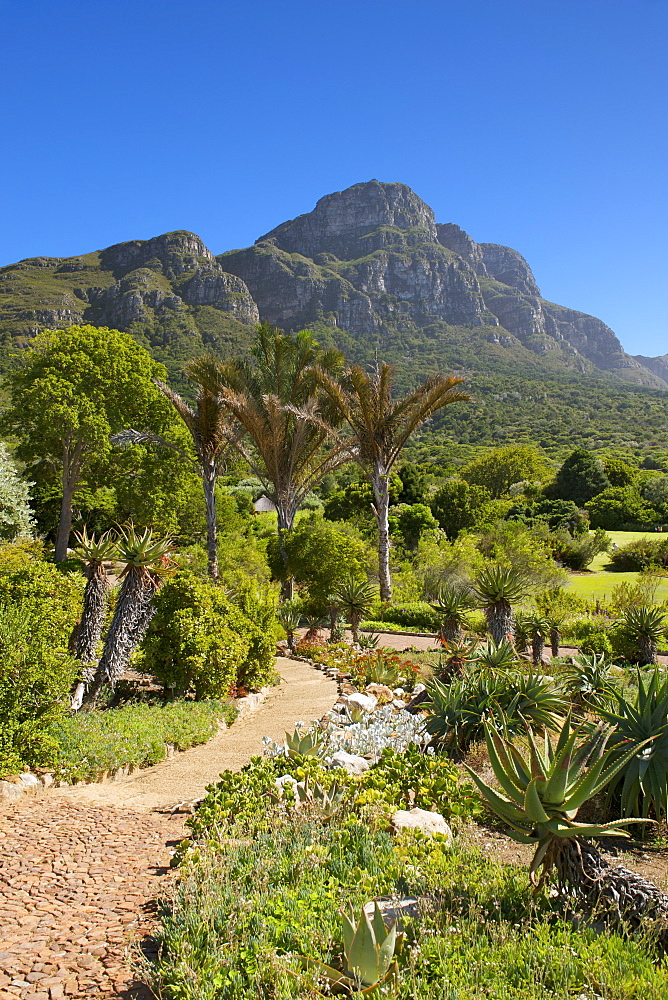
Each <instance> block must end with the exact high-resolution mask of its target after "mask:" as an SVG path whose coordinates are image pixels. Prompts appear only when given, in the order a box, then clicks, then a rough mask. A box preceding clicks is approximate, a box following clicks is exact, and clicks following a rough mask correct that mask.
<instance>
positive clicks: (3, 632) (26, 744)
mask: <svg viewBox="0 0 668 1000" xmlns="http://www.w3.org/2000/svg"><path fill="white" fill-rule="evenodd" d="M77 669H78V665H77V663H76V662H75V660H74V659H73V658H72V657H71V656H70V655H69V654H68V652H67V650H66V648H63V647H62V646H60V647H59V646H58V645H57V643H55V642H54V637H53V633H52V631H51V626H50V622H49V621H48V620H46V619H45V618H43V617H40V616H39V615H38V614H37V613H36V612H35V609H34V608H33V607H32V606H31V605H30V604H29V603H28V602H23V603H19V604H16V605H14V606H12V607H7V606H6V605H5V606H2V607H0V775H3V774H11V773H13V772H16V771H20V770H24V769H25V768H30V767H35V766H39V765H42V764H46V763H48V761H49V760H50V757H51V753H52V750H53V736H52V734H51V732H50V730H49V727H50V726H51V724H52V723H54V722H55V721H56V720H57V719H59V718H60V717H61V716H63V715H64V713H65V710H66V706H67V702H68V694H69V691H70V688H71V686H72V683H73V682H74V679H75V677H76V674H77Z"/></svg>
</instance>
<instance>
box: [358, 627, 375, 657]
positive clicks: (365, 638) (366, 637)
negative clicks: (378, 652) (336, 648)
mask: <svg viewBox="0 0 668 1000" xmlns="http://www.w3.org/2000/svg"><path fill="white" fill-rule="evenodd" d="M379 642H380V636H379V635H378V634H377V633H375V632H368V633H366V634H365V633H361V634H360V635H358V636H357V645H358V646H359V648H360V649H361V650H363V651H364V652H370V651H372V650H374V649H377V648H378V643H379Z"/></svg>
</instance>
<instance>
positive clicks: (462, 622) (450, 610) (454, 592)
mask: <svg viewBox="0 0 668 1000" xmlns="http://www.w3.org/2000/svg"><path fill="white" fill-rule="evenodd" d="M472 607H473V601H472V599H471V594H470V592H469V591H468V590H464V589H462V588H461V587H456V586H453V584H451V583H445V584H441V586H440V587H439V588H438V594H437V597H436V601H435V602H434V603H433V604H432V608H433V609H434V611H437V612H438V613H439V615H440V616H441V625H440V631H439V639H440V641H441V643H443V644H444V643H446V642H457V641H458V640H459V639H461V637H462V632H463V631H465V630H466V629H467V628H468V627H469V625H470V622H469V616H468V612H469V611H470V610H471V608H472Z"/></svg>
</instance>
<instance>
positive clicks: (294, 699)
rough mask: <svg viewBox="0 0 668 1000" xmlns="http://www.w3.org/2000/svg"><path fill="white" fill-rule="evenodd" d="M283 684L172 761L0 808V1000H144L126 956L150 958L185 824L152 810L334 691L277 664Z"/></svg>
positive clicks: (328, 683) (288, 663)
mask: <svg viewBox="0 0 668 1000" xmlns="http://www.w3.org/2000/svg"><path fill="white" fill-rule="evenodd" d="M277 667H278V669H279V670H280V673H281V675H282V678H283V682H282V683H281V685H280V686H279V687H277V688H274V689H272V691H271V693H270V695H269V697H268V698H267V701H266V702H265V704H263V705H262V706H261V707H260V709H259V710H258V712H257V713H255V714H254V715H251V716H249V717H247V718H246V719H244V720H243V721H240V722H238V723H235V725H233V726H231V727H230V729H229V730H227V731H226V732H224V733H221V734H220V735H219V736H216V737H214V739H213V740H211V741H210V742H209V743H207V744H205V745H204V746H202V747H194V748H193V749H192V750H188V751H186V752H185V753H183V754H178V755H177V757H176V758H175V759H174V761H173V762H171V763H165V764H160V765H158V766H157V767H155V768H148V769H147V770H146V771H139V772H137V773H136V774H135V775H133V776H131V777H129V778H126V779H123V780H122V781H120V782H114V783H113V784H107V785H96V784H90V785H80V786H75V787H74V788H61V789H54V790H49V791H48V792H45V793H44V794H42V795H40V796H36V797H34V798H32V797H31V798H28V797H26V798H24V799H21V800H19V801H18V802H16V803H15V804H13V805H9V806H6V807H5V808H4V809H2V810H0V1000H9V998H10V997H11V998H17V997H21V998H23V997H30V998H32V1000H60V998H61V997H64V998H67V997H75V998H76V997H96V998H104V1000H111V998H122V1000H148V998H150V997H151V996H152V993H151V992H150V990H148V989H147V988H146V987H145V986H143V985H142V984H141V982H139V981H138V979H137V978H136V977H135V976H134V975H133V973H132V951H133V949H134V950H135V954H136V955H139V954H140V949H141V950H142V951H143V952H144V953H145V954H146V956H147V957H151V954H152V949H153V954H154V953H155V946H154V943H153V941H152V938H151V934H152V933H153V930H154V928H155V920H156V914H157V904H156V898H157V897H159V896H160V895H161V894H165V893H166V892H167V890H168V889H169V886H170V883H171V881H172V879H173V878H174V877H175V873H174V871H173V870H171V869H170V868H169V862H170V860H171V856H172V853H173V850H174V848H175V847H176V845H177V844H178V843H179V842H180V841H181V840H182V839H183V837H184V836H185V835H186V832H187V831H186V829H185V826H184V821H185V819H186V816H185V815H183V814H178V813H177V814H175V815H174V816H170V815H169V812H168V811H167V812H163V811H156V810H157V809H165V808H168V807H169V805H170V804H172V805H173V804H175V803H176V802H178V801H179V800H182V799H186V798H188V797H189V796H193V797H194V796H198V795H202V794H203V793H204V788H205V787H206V785H207V784H210V783H211V782H213V781H215V780H216V778H217V777H218V774H219V773H220V771H221V770H222V769H223V768H231V769H237V768H241V767H242V766H243V765H244V764H245V763H246V762H247V761H248V760H249V759H250V757H251V756H252V755H253V754H256V753H259V752H261V749H262V743H261V738H262V736H263V735H264V734H267V735H269V736H272V737H274V738H280V737H282V735H283V732H284V731H285V730H286V729H289V728H291V727H292V726H294V723H295V721H296V720H297V719H307V720H308V719H311V718H314V717H316V718H317V717H319V716H321V715H323V714H324V713H325V712H326V711H328V710H329V709H330V708H331V706H332V705H333V704H334V702H335V701H336V698H337V686H336V684H335V682H334V681H332V680H330V679H329V678H327V677H326V676H325V675H324V674H322V673H320V672H319V671H316V670H313V668H312V667H310V666H309V665H308V664H306V663H300V662H296V661H294V660H288V659H285V658H282V657H279V658H278V659H277Z"/></svg>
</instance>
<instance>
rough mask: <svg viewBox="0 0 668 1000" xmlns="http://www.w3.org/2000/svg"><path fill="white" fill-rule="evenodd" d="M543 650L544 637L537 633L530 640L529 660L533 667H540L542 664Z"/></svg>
mask: <svg viewBox="0 0 668 1000" xmlns="http://www.w3.org/2000/svg"><path fill="white" fill-rule="evenodd" d="M544 650H545V637H544V636H543V635H542V634H540V633H537V634H536V635H534V636H533V638H532V640H531V659H532V661H533V665H534V667H540V666H541V665H542V663H543V652H544Z"/></svg>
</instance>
